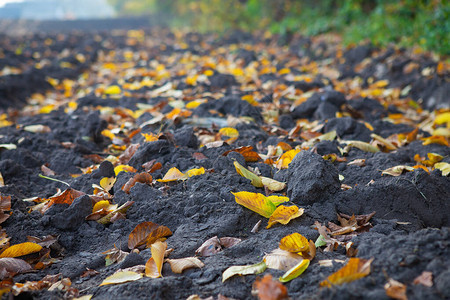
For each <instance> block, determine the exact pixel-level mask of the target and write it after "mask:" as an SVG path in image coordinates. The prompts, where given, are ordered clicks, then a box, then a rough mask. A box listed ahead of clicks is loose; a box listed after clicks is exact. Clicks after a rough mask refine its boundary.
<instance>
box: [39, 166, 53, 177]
mask: <svg viewBox="0 0 450 300" xmlns="http://www.w3.org/2000/svg"><path fill="white" fill-rule="evenodd" d="M41 171H42V174H44V175H45V176H54V175H55V174H56V173H55V172H54V171H53V170H51V169H50V168H49V167H47V166H46V165H42V166H41Z"/></svg>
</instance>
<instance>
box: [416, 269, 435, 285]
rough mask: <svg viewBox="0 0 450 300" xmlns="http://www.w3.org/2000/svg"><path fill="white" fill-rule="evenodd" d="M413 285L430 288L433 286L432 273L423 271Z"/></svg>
mask: <svg viewBox="0 0 450 300" xmlns="http://www.w3.org/2000/svg"><path fill="white" fill-rule="evenodd" d="M413 283H414V284H421V285H423V286H427V287H432V286H433V273H431V272H429V271H423V272H422V274H420V275H419V276H417V277H416V278H415V279H414V281H413Z"/></svg>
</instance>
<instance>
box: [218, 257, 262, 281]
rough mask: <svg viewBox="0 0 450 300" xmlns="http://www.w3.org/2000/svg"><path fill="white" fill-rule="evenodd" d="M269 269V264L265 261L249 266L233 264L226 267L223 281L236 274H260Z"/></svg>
mask: <svg viewBox="0 0 450 300" xmlns="http://www.w3.org/2000/svg"><path fill="white" fill-rule="evenodd" d="M266 269H267V265H266V263H265V262H264V261H262V262H260V263H257V264H254V265H247V266H232V267H229V268H228V269H226V270H225V271H224V272H223V274H222V282H224V281H225V280H227V279H228V278H230V277H233V276H234V275H250V274H260V273H262V272H264V271H265V270H266Z"/></svg>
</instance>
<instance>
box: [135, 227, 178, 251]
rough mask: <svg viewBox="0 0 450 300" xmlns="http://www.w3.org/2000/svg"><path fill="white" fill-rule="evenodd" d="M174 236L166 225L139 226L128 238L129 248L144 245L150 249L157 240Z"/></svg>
mask: <svg viewBox="0 0 450 300" xmlns="http://www.w3.org/2000/svg"><path fill="white" fill-rule="evenodd" d="M169 235H172V231H170V229H169V228H167V227H166V226H164V225H158V224H156V223H153V222H143V223H140V224H138V225H137V226H136V227H135V228H134V229H133V231H131V233H130V235H129V236H128V248H129V249H134V248H137V247H139V246H142V245H144V244H146V245H147V247H150V245H151V244H152V243H154V242H155V241H156V240H158V239H160V238H163V237H166V236H169Z"/></svg>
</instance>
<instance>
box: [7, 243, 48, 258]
mask: <svg viewBox="0 0 450 300" xmlns="http://www.w3.org/2000/svg"><path fill="white" fill-rule="evenodd" d="M41 250H42V246H41V245H38V244H36V243H31V242H25V243H21V244H17V245H13V246H11V247H9V248H7V249H6V250H5V251H3V252H2V254H0V258H2V257H19V256H24V255H28V254H31V253H35V252H39V251H41Z"/></svg>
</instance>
